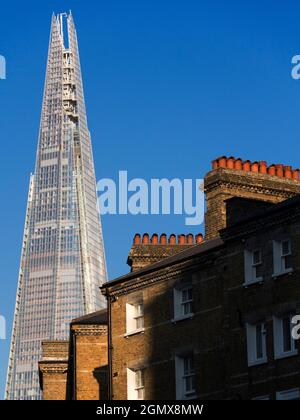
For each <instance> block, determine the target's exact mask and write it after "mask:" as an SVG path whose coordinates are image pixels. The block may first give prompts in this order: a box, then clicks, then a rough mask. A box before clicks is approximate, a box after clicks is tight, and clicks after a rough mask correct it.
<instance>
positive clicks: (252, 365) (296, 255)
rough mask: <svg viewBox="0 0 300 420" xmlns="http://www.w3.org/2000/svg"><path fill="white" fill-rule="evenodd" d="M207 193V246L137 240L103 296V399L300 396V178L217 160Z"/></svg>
mask: <svg viewBox="0 0 300 420" xmlns="http://www.w3.org/2000/svg"><path fill="white" fill-rule="evenodd" d="M205 191H206V202H207V211H206V218H205V220H206V225H205V238H204V240H203V238H202V236H201V235H198V236H197V237H196V238H195V239H194V238H193V236H192V235H187V236H184V235H180V236H179V237H178V240H176V237H175V236H174V235H171V236H170V237H169V239H168V240H167V238H166V236H165V235H161V236H160V238H158V236H157V235H153V236H152V238H151V240H149V236H148V235H147V234H145V235H143V237H142V238H141V237H140V236H139V235H136V236H135V238H134V243H133V246H132V248H131V250H130V253H129V257H128V263H129V265H130V267H131V272H130V273H129V274H127V275H125V276H122V277H120V278H117V279H115V280H113V281H111V282H108V283H106V284H105V285H104V286H103V287H102V289H101V291H102V293H103V294H104V295H105V296H106V298H107V302H108V310H107V322H108V324H107V331H108V336H107V341H108V348H109V349H110V351H109V354H108V367H107V371H108V378H109V380H108V384H109V386H108V398H111V399H157V400H164V399H194V398H200V399H298V398H299V399H300V364H299V354H298V352H299V342H298V341H295V340H294V339H293V338H292V336H291V328H292V327H293V324H292V322H291V321H292V317H293V316H294V315H295V314H298V313H300V286H299V280H300V275H299V270H300V195H298V194H299V193H300V182H299V171H298V170H292V168H291V167H290V166H283V165H271V166H269V167H267V165H266V163H265V162H249V161H244V162H243V161H241V160H240V159H233V158H225V157H221V158H219V159H217V160H215V161H214V162H213V167H212V171H211V172H209V173H208V174H207V176H206V177H205ZM71 330H72V327H71ZM71 341H72V338H71ZM57 345H58V346H59V345H60V344H57ZM46 347H47V345H46ZM97 357H98V359H97V358H96V359H95V361H96V360H99V357H100V356H99V353H98V356H97ZM54 359H55V358H53V360H52V363H56V362H57V360H54ZM41 363H42V364H43V363H44V362H41ZM61 363H62V364H63V361H62V362H61ZM80 363H84V361H82V362H80ZM80 363H79V364H78V365H77V368H75V371H74V367H73V372H75V373H74V374H73V378H74V377H75V375H76V369H80ZM42 364H41V371H43V365H42ZM68 364H69V367H68V369H69V370H70V369H71V368H70V366H71V365H72V363H71V364H70V358H69V362H68ZM90 368H91V366H90ZM44 375H45V373H43V372H42V382H43V383H44V398H46V395H47V394H46V393H45V383H46V381H45V378H44ZM89 380H90V379H87V383H88V381H89ZM54 382H55V381H54ZM86 389H88V386H86ZM53 392H56V394H57V391H55V388H54V387H53ZM48 395H49V394H48ZM53 395H54V394H53ZM82 397H83V398H84V397H86V399H88V397H89V395H88V393H87V392H86V394H84V392H83V394H82ZM104 397H105V395H104Z"/></svg>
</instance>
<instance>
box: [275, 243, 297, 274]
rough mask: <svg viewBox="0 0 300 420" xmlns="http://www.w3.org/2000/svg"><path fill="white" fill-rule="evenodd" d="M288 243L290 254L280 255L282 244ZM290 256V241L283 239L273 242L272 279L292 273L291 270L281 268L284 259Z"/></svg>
mask: <svg viewBox="0 0 300 420" xmlns="http://www.w3.org/2000/svg"><path fill="white" fill-rule="evenodd" d="M285 241H288V242H289V246H290V253H289V254H286V255H283V254H282V243H283V242H285ZM291 254H292V244H291V240H290V239H284V240H280V241H275V240H274V241H273V274H272V277H278V276H281V275H283V274H288V273H291V272H293V268H292V267H290V268H285V267H283V264H284V258H285V257H286V256H288V255H291Z"/></svg>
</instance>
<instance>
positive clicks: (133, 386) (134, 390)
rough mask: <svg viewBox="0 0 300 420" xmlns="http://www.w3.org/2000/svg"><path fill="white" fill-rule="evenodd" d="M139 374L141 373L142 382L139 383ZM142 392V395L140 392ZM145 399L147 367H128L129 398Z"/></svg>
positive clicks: (135, 399)
mask: <svg viewBox="0 0 300 420" xmlns="http://www.w3.org/2000/svg"><path fill="white" fill-rule="evenodd" d="M137 375H141V379H142V383H141V384H138V383H137V379H138V377H137ZM140 392H141V393H142V397H141V396H139V393H140ZM144 399H145V369H143V368H135V369H131V368H127V400H134V401H137V400H140V401H141V400H144Z"/></svg>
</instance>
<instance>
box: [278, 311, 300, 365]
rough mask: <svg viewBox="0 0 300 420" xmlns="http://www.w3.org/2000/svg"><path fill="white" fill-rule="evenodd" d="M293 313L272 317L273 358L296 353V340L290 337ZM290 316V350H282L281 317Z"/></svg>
mask: <svg viewBox="0 0 300 420" xmlns="http://www.w3.org/2000/svg"><path fill="white" fill-rule="evenodd" d="M293 316H294V315H293V314H286V315H283V316H281V317H277V316H274V317H273V336H274V356H275V359H282V358H284V357H290V356H295V355H297V354H298V349H297V341H296V340H294V339H293V337H292V329H293V327H294V324H292V318H293ZM286 317H289V318H290V331H291V350H288V351H284V347H283V346H284V337H283V319H284V318H286Z"/></svg>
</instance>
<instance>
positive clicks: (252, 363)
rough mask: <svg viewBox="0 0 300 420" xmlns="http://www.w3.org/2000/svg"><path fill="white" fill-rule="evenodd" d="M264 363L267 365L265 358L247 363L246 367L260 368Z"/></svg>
mask: <svg viewBox="0 0 300 420" xmlns="http://www.w3.org/2000/svg"><path fill="white" fill-rule="evenodd" d="M265 363H268V359H267V358H264V359H260V360H255V361H253V362H248V367H253V366H260V365H264V364H265Z"/></svg>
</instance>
